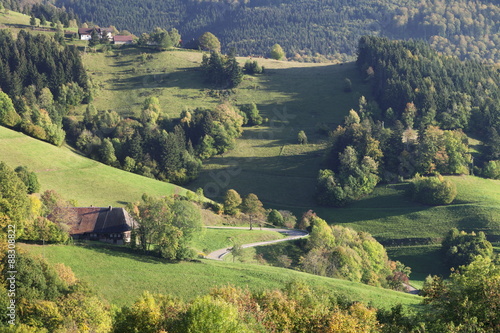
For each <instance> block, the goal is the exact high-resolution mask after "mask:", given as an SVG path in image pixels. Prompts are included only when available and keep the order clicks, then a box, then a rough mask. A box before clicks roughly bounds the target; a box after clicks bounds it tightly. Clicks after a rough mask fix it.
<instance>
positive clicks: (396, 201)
mask: <svg viewBox="0 0 500 333" xmlns="http://www.w3.org/2000/svg"><path fill="white" fill-rule="evenodd" d="M447 178H448V179H450V180H451V181H453V182H454V183H455V184H456V186H457V191H458V195H457V197H456V199H455V201H454V202H453V204H451V205H447V206H436V207H430V206H424V205H421V204H418V203H414V202H412V201H411V200H410V199H409V198H408V197H406V196H405V195H404V185H403V184H400V185H387V186H385V185H382V186H379V187H377V188H376V189H375V191H374V192H373V193H372V194H371V195H369V196H367V197H366V198H364V199H362V200H360V201H358V202H355V203H353V204H352V205H350V206H349V207H346V208H339V209H331V208H322V207H314V208H313V209H314V210H315V211H316V212H317V213H318V215H319V216H321V217H322V218H324V219H326V220H327V221H328V222H329V223H332V224H342V225H343V226H347V227H351V228H354V229H355V230H360V231H366V232H369V233H371V234H372V235H373V236H374V237H376V238H377V239H378V240H379V241H382V242H385V243H386V244H390V243H391V241H396V242H397V241H398V240H402V239H406V242H411V239H418V238H430V239H432V238H434V239H438V238H441V237H444V235H445V234H446V232H448V231H449V230H450V229H451V228H457V229H460V230H465V231H467V232H470V231H476V232H477V231H484V232H485V233H486V235H487V236H489V237H490V239H497V238H498V237H500V181H498V180H492V179H483V178H479V177H473V176H450V177H447ZM300 208H302V211H304V210H305V209H307V207H300ZM296 211H297V209H296ZM408 239H409V240H408Z"/></svg>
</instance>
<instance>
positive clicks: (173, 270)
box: [23, 244, 421, 308]
mask: <svg viewBox="0 0 500 333" xmlns="http://www.w3.org/2000/svg"><path fill="white" fill-rule="evenodd" d="M23 247H24V248H27V249H28V250H29V251H30V252H32V253H35V254H43V255H44V256H45V257H46V258H47V259H48V260H49V262H51V263H60V262H62V263H64V264H66V265H68V266H70V267H71V268H72V269H73V271H74V272H75V274H76V276H77V277H78V278H81V279H84V280H86V281H88V282H90V284H91V286H92V287H93V288H95V290H96V291H97V292H98V294H99V295H101V296H102V297H104V298H105V299H107V300H108V301H110V302H111V303H113V304H116V305H125V304H131V302H133V301H134V300H135V299H136V298H138V297H139V296H140V295H141V294H142V292H143V291H144V290H150V291H151V292H159V293H164V294H172V295H175V296H178V297H181V298H182V299H184V300H191V299H193V298H194V297H196V296H198V295H203V294H206V293H207V292H208V291H209V290H210V289H211V288H213V287H215V286H224V285H228V284H230V285H235V286H239V287H248V288H249V289H250V290H255V291H257V290H265V289H274V288H282V287H283V286H284V285H285V284H286V283H287V282H290V281H293V280H297V279H300V280H304V281H305V282H306V283H308V284H310V285H311V286H312V287H313V288H315V289H317V290H320V291H321V292H324V293H328V294H340V295H343V296H345V297H347V298H348V299H352V300H357V301H363V302H365V303H368V302H372V303H373V304H374V305H375V306H377V307H384V308H387V307H391V306H393V305H395V304H398V303H400V304H403V305H409V306H416V305H417V304H419V303H420V301H421V298H420V297H418V296H414V295H410V294H405V293H401V292H396V291H392V290H386V289H380V288H376V287H371V286H367V285H364V284H360V283H354V282H350V281H345V280H338V279H330V278H325V277H320V276H315V275H310V274H306V273H301V272H297V271H293V270H289V269H282V268H276V267H269V266H260V265H252V264H231V263H225V262H219V261H215V260H202V261H201V262H182V263H175V264H173V263H167V262H164V261H162V260H160V259H157V258H154V257H145V256H140V255H137V254H134V253H130V252H128V251H126V250H123V249H121V248H118V247H110V246H105V245H101V244H97V245H95V246H87V247H81V246H64V245H60V246H37V245H23ZM88 258H92V262H89V260H88ZM119 286H121V287H119ZM124 290H126V292H124Z"/></svg>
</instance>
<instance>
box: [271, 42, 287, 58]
mask: <svg viewBox="0 0 500 333" xmlns="http://www.w3.org/2000/svg"><path fill="white" fill-rule="evenodd" d="M284 57H285V51H283V48H282V47H281V45H280V44H274V45H273V47H272V48H271V58H273V59H276V60H281V59H283V58H284Z"/></svg>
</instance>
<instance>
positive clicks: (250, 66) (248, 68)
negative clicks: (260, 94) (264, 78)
mask: <svg viewBox="0 0 500 333" xmlns="http://www.w3.org/2000/svg"><path fill="white" fill-rule="evenodd" d="M243 70H244V71H245V73H246V74H250V75H253V74H262V72H264V68H263V67H261V66H260V65H259V63H258V62H257V60H254V61H252V60H250V59H248V60H247V61H246V62H245V66H243Z"/></svg>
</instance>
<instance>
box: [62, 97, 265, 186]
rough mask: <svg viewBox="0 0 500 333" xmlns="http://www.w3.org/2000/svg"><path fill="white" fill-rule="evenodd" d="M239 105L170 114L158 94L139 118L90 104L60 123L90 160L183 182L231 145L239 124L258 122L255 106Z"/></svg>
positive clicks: (152, 98)
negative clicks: (79, 114) (165, 112)
mask: <svg viewBox="0 0 500 333" xmlns="http://www.w3.org/2000/svg"><path fill="white" fill-rule="evenodd" d="M241 109H242V110H243V111H241V110H240V108H238V107H236V106H233V105H231V104H229V103H223V104H220V105H218V106H217V107H215V108H213V109H204V108H196V109H194V110H184V111H183V112H182V113H181V115H180V118H177V119H168V118H166V117H165V116H163V114H162V109H161V106H160V102H159V101H158V99H157V98H156V97H148V98H146V99H145V100H144V103H143V107H142V111H141V114H140V117H138V118H123V117H121V116H120V115H118V114H117V113H116V112H115V111H111V110H108V111H101V112H98V110H97V109H96V108H95V107H94V106H93V105H92V104H89V105H88V107H87V109H86V111H85V114H84V117H83V119H82V120H78V119H77V118H75V117H68V118H67V119H65V127H64V128H65V130H66V133H67V136H68V141H69V142H70V143H72V144H74V145H75V146H76V147H77V148H78V149H79V150H80V151H82V152H83V153H84V154H86V155H87V156H89V157H91V158H93V159H97V160H99V161H101V162H103V163H105V164H108V165H112V166H115V167H119V168H122V169H124V170H126V171H130V172H135V173H138V174H142V175H144V176H147V177H151V178H156V179H159V180H164V181H169V182H173V183H176V184H184V183H186V182H189V181H191V180H193V179H195V178H196V177H197V175H198V172H199V171H200V169H201V165H202V160H204V159H207V158H209V157H212V156H214V155H218V154H223V153H225V152H227V151H228V150H230V149H233V148H234V146H235V144H236V138H238V137H239V136H240V135H241V134H242V131H243V128H242V126H243V125H245V124H248V125H254V124H258V123H259V121H262V118H261V117H260V116H259V113H258V109H257V107H256V106H255V105H250V106H245V105H243V106H241ZM245 112H247V113H248V115H247V113H245ZM259 117H260V118H259Z"/></svg>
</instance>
